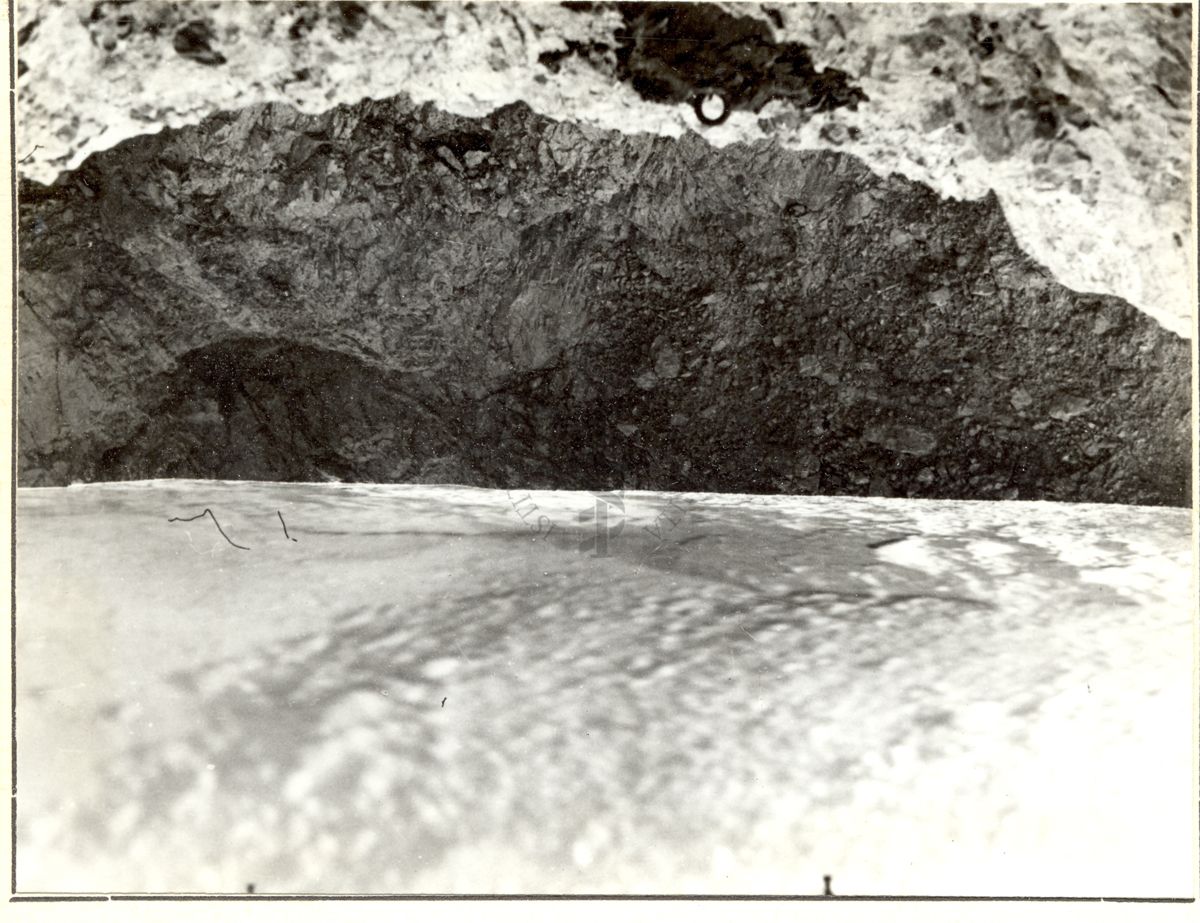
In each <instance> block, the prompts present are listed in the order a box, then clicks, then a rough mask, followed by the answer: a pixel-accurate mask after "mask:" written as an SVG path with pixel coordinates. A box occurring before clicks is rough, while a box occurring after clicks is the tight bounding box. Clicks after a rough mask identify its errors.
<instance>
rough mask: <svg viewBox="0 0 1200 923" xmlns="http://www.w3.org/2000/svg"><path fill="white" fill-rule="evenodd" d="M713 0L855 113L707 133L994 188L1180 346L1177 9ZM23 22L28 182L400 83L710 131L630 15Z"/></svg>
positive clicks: (1183, 116)
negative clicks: (287, 106)
mask: <svg viewBox="0 0 1200 923" xmlns="http://www.w3.org/2000/svg"><path fill="white" fill-rule="evenodd" d="M711 7H712V9H717V10H724V11H726V12H727V13H728V14H729V16H730V19H729V20H728V21H725V22H724V23H722V25H721V30H722V31H723V33H724V34H730V30H731V26H730V23H731V22H733V21H734V19H735V18H740V19H739V21H740V22H741V23H742V25H741V26H739V27H738V28H739V29H741V30H742V31H743V32H745V33H746V34H754V35H756V36H760V37H761V36H763V30H766V31H767V33H769V34H768V35H767V36H766V37H765V38H763V40H762V42H759V43H758V44H756V46H755V47H756V48H757V49H758V52H763V51H767V50H769V45H770V40H773V41H775V42H777V43H779V45H781V46H782V45H786V44H788V43H799V44H802V45H803V46H804V47H805V49H806V54H808V55H809V56H810V57H811V62H810V63H811V64H812V65H813V68H814V70H815V71H819V72H821V73H827V72H831V71H833V72H837V73H841V74H845V75H847V80H848V81H849V82H850V83H852V84H853V85H854V86H855V87H859V88H861V89H862V91H863V92H864V93H865V95H866V96H867V97H868V101H866V102H864V103H862V104H860V105H858V106H857V108H856V109H851V108H850V107H849V106H840V107H834V108H831V109H829V111H816V110H817V109H818V108H821V107H812V108H808V107H806V105H805V102H806V99H805V93H804V92H790V93H789V92H785V93H782V94H776V95H782V97H783V98H780V99H776V100H775V101H772V102H768V103H766V104H765V108H763V109H762V110H761V111H760V112H757V113H756V112H755V111H753V110H754V108H755V107H756V106H757V105H758V103H759V102H761V98H755V99H754V100H753V105H750V106H749V107H748V108H741V109H738V110H737V111H734V112H733V113H732V114H731V115H730V117H729V118H728V120H727V121H726V122H724V124H721V125H719V126H713V127H707V128H704V129H703V130H704V133H705V138H706V139H707V140H709V141H711V142H712V143H714V144H717V145H727V144H730V143H733V142H736V141H747V140H755V139H760V138H763V137H769V138H774V139H776V140H777V141H779V142H780V143H781V144H783V145H785V146H788V147H793V148H802V149H818V148H824V149H829V148H842V149H845V150H849V151H852V152H853V153H856V154H858V155H859V156H861V157H862V158H863V159H864V160H865V161H866V163H867V164H868V165H870V167H871V169H873V170H874V171H875V172H877V173H879V174H880V175H883V176H887V175H889V174H890V173H892V172H898V173H901V174H903V175H905V176H908V177H911V178H914V179H919V180H921V181H923V182H926V183H929V184H930V185H931V186H933V187H934V188H935V189H937V190H938V191H940V192H941V193H943V194H945V195H952V196H957V197H966V198H972V199H978V198H982V197H983V196H985V195H986V194H987V192H988V191H989V190H991V191H994V192H995V193H996V195H997V196H998V197H999V201H1000V203H1001V205H1002V207H1003V209H1004V212H1005V215H1006V216H1007V218H1008V220H1009V222H1010V224H1011V225H1012V227H1013V230H1014V233H1015V234H1016V236H1017V239H1018V241H1019V242H1020V243H1021V244H1022V246H1023V247H1024V248H1025V249H1026V251H1027V252H1028V253H1030V254H1031V255H1033V256H1034V257H1035V258H1036V259H1037V260H1039V261H1040V262H1042V263H1043V264H1044V265H1046V266H1047V267H1048V268H1049V269H1050V270H1051V271H1052V272H1053V273H1054V275H1055V277H1056V278H1058V279H1059V280H1060V281H1061V282H1063V283H1064V284H1066V285H1069V286H1071V287H1073V288H1076V289H1078V290H1081V291H1093V292H1103V293H1109V294H1116V295H1119V296H1121V297H1123V298H1125V299H1127V300H1128V301H1130V302H1131V303H1133V304H1134V305H1136V306H1137V307H1138V308H1140V309H1141V310H1143V311H1145V312H1147V313H1149V314H1151V315H1152V316H1154V317H1156V318H1157V319H1158V320H1159V321H1160V322H1161V323H1163V324H1164V325H1166V326H1167V327H1169V328H1170V329H1172V330H1174V331H1175V332H1176V333H1179V334H1180V335H1182V336H1188V337H1190V336H1191V335H1192V330H1193V328H1194V321H1193V320H1192V307H1191V305H1192V301H1193V298H1192V296H1191V294H1190V285H1191V279H1192V278H1193V273H1192V272H1190V271H1189V257H1188V254H1189V252H1190V249H1191V245H1190V235H1191V230H1190V221H1189V205H1188V177H1189V175H1190V172H1191V164H1190V120H1189V105H1188V94H1189V89H1190V68H1189V59H1190V35H1191V21H1190V18H1191V14H1190V8H1189V7H1188V6H1187V5H1186V4H1175V5H1169V6H1168V5H1151V4H1117V5H1108V6H1096V5H1059V6H1044V7H1022V6H1016V5H1003V6H987V5H982V6H977V5H971V4H952V5H920V4H865V3H864V4H857V3H856V4H826V3H822V4H765V5H760V4H713V5H711ZM17 13H18V22H17V25H18V29H19V40H20V51H19V55H20V61H19V67H18V69H19V71H20V72H21V75H22V76H21V77H20V120H21V126H20V140H19V148H20V149H19V152H18V155H19V156H20V157H21V158H22V159H23V163H22V166H21V169H22V170H23V171H24V172H25V175H27V176H29V177H30V178H33V179H36V180H38V181H40V182H50V181H52V180H53V179H54V178H55V177H56V176H57V175H58V174H59V173H60V172H61V171H62V170H63V169H66V168H74V167H77V166H78V165H79V164H80V163H82V161H83V159H84V158H85V157H86V156H87V155H88V154H90V153H92V152H95V151H98V150H103V149H106V148H108V147H111V146H112V145H113V144H115V143H117V142H118V141H120V140H122V139H124V138H127V137H130V136H131V135H137V134H145V133H150V132H154V131H157V130H159V129H160V128H161V127H162V126H164V125H170V126H179V125H184V124H191V123H195V122H197V121H199V119H200V118H201V117H202V116H204V115H206V114H209V113H212V112H215V111H218V110H223V109H233V108H239V107H242V106H245V105H247V104H251V103H257V102H262V101H270V100H286V101H289V102H291V103H293V104H294V105H296V106H298V107H299V108H300V109H302V110H304V111H308V112H314V113H315V112H320V111H324V110H326V109H328V108H329V107H330V106H332V105H333V104H335V103H341V102H356V101H358V100H359V99H361V98H362V97H364V96H369V97H372V98H385V97H390V96H391V95H393V94H395V93H397V92H401V91H405V92H408V93H409V94H410V95H411V96H412V97H413V98H414V99H416V100H417V101H418V102H425V101H433V102H436V103H437V104H438V105H439V107H440V108H442V109H445V110H448V111H452V112H456V113H459V114H463V115H474V116H482V115H485V114H487V113H488V112H490V111H492V110H494V109H495V108H497V107H498V106H501V105H504V104H508V103H511V102H514V101H517V100H524V101H526V102H527V103H528V104H529V105H530V106H531V107H532V108H533V109H534V110H535V111H537V112H540V113H542V114H545V115H549V116H552V117H555V118H560V119H570V120H574V121H578V122H579V123H581V124H584V125H590V126H597V127H602V128H610V129H619V130H622V131H625V132H635V131H647V132H654V133H658V134H664V135H669V136H675V137H678V136H680V135H681V134H682V133H684V132H685V131H687V130H689V129H696V128H699V127H700V125H699V123H698V121H697V118H696V115H695V113H694V112H693V109H692V106H691V104H690V102H688V101H685V100H684V99H683V98H682V97H680V100H679V101H678V102H672V103H669V104H668V103H663V102H658V101H646V100H644V99H642V97H641V96H639V95H638V93H637V92H636V91H635V90H634V88H633V87H632V86H631V85H630V84H629V83H627V82H619V79H620V77H622V76H626V77H629V78H630V79H632V77H633V76H634V75H635V72H643V73H644V72H646V70H647V66H648V67H649V70H653V69H654V67H653V62H652V61H649V60H647V57H648V56H646V55H644V54H643V55H639V56H638V61H636V62H634V63H635V65H637V64H640V65H641V66H640V67H639V66H635V67H633V68H632V69H631V68H630V67H629V66H628V64H629V61H628V59H626V61H625V65H622V62H621V60H620V54H619V52H620V51H621V48H622V47H623V45H622V42H623V39H622V35H623V34H624V33H623V31H622V30H626V29H627V26H628V20H629V19H630V15H629V8H628V7H623V8H622V9H618V8H617V6H616V5H614V4H575V5H574V9H572V10H569V9H565V8H564V7H562V6H559V5H557V4H543V3H525V4H519V5H514V4H493V3H485V4H462V5H459V4H453V3H450V4H414V5H409V4H398V3H370V4H367V5H362V4H358V3H341V4H312V3H304V4H297V3H253V4H252V3H200V2H187V3H177V4H168V3H162V2H159V0H152V2H149V0H147V2H143V0H136V2H133V3H125V4H115V3H104V2H101V3H90V2H88V3H79V2H68V3H62V2H39V3H36V4H34V3H29V4H23V5H21V7H20V9H19V10H18V11H17ZM750 17H754V18H755V19H756V20H757V23H758V25H757V27H754V26H750V25H746V23H747V22H749V21H750ZM685 27H686V24H684V25H681V24H680V21H679V20H678V19H677V20H676V21H675V22H674V24H673V25H672V26H671V27H670V28H671V29H672V30H676V31H679V30H684V29H685ZM734 31H736V30H734ZM649 57H652V56H649ZM751 58H752V59H753V60H752V61H751V62H750V63H754V62H759V63H761V55H758V56H756V55H751ZM711 63H712V66H711V67H710V68H709V71H708V74H707V76H709V77H712V76H714V75H718V76H719V75H720V74H721V73H722V67H725V68H726V70H725V72H726V73H727V74H728V72H729V67H732V68H733V72H735V73H745V72H746V69H745V67H743V65H745V64H746V63H747V62H746V61H738V60H736V55H735V56H734V58H730V59H729V60H727V61H724V62H721V61H715V62H711ZM685 82H686V81H685ZM684 89H686V87H677V90H678V91H679V92H682V91H683V90H684ZM757 89H762V87H759V88H757ZM796 89H797V88H796V87H792V90H793V91H794V90H796ZM767 95H772V94H767Z"/></svg>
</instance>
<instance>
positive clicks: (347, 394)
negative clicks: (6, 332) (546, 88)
mask: <svg viewBox="0 0 1200 923" xmlns="http://www.w3.org/2000/svg"><path fill="white" fill-rule="evenodd" d="M21 192H22V194H23V197H22V203H21V217H20V220H21V251H20V260H21V262H20V266H21V279H20V325H21V327H20V350H21V352H20V391H19V400H20V404H19V414H20V419H19V452H20V477H21V481H22V483H23V484H25V485H37V484H61V483H65V482H69V481H72V480H93V479H118V478H144V477H182V476H191V477H218V478H262V479H279V480H297V479H305V480H316V479H320V478H321V477H322V476H331V477H338V478H343V479H346V480H372V481H392V480H398V481H443V482H449V481H456V482H460V483H468V484H477V485H488V486H513V485H527V486H546V487H563V488H596V489H598V488H601V487H604V486H614V485H618V484H623V485H624V486H626V487H631V488H633V487H641V488H657V489H670V490H727V491H750V492H758V491H762V492H777V491H783V492H790V493H825V494H851V495H856V494H857V495H861V494H867V493H870V494H883V495H890V494H895V495H900V496H917V497H945V498H981V499H996V498H1015V497H1019V498H1021V499H1058V500H1075V501H1118V502H1127V503H1148V504H1181V505H1185V504H1186V503H1187V502H1188V496H1189V442H1190V426H1189V389H1188V380H1189V374H1188V372H1189V362H1188V350H1187V345H1186V343H1185V342H1184V341H1183V340H1181V339H1179V338H1177V337H1176V336H1175V335H1173V334H1170V333H1168V332H1166V331H1164V330H1163V329H1161V328H1160V327H1159V326H1157V325H1156V324H1155V323H1154V322H1153V321H1151V320H1149V319H1148V318H1146V317H1145V316H1144V315H1142V314H1140V313H1138V312H1137V311H1135V310H1134V309H1133V308H1131V307H1130V306H1128V305H1127V304H1125V303H1124V302H1122V301H1120V300H1117V299H1114V298H1110V297H1100V296H1092V295H1080V294H1075V293H1072V292H1070V291H1068V290H1066V289H1064V288H1063V287H1061V286H1059V285H1058V284H1056V283H1055V282H1054V281H1053V280H1052V279H1051V278H1050V277H1049V275H1048V274H1047V273H1046V272H1045V271H1044V270H1043V269H1041V267H1039V266H1038V265H1036V264H1035V263H1033V262H1032V261H1031V260H1029V259H1028V258H1027V257H1025V256H1024V255H1023V254H1022V253H1021V252H1020V251H1019V250H1018V248H1017V247H1016V245H1015V243H1014V242H1013V239H1012V237H1011V235H1010V233H1009V230H1008V228H1007V225H1006V224H1005V221H1004V218H1003V216H1002V214H1001V212H1000V209H999V207H998V206H997V205H996V203H995V201H994V200H992V199H989V200H985V201H983V202H978V203H961V202H954V201H946V200H941V199H939V198H938V197H937V196H935V195H934V194H933V193H932V192H931V191H929V190H928V189H927V188H925V187H923V186H921V185H919V184H914V183H912V182H909V181H907V180H902V179H900V178H898V177H895V176H893V177H892V178H890V179H887V180H885V179H881V178H879V177H877V176H875V175H873V174H871V173H870V172H869V171H868V170H867V169H866V168H865V167H864V166H863V165H862V164H861V163H860V162H859V161H857V160H856V159H855V158H853V157H850V156H847V155H841V154H836V153H829V152H821V153H795V152H787V151H783V150H781V149H779V148H777V147H774V146H771V145H768V144H758V145H735V146H732V147H729V148H726V149H723V150H716V149H713V148H711V147H709V146H707V145H706V144H705V143H704V142H702V141H701V140H700V139H699V138H697V137H695V136H687V137H684V138H682V139H680V140H678V141H675V140H671V139H666V138H656V137H647V136H622V135H619V134H616V133H604V132H600V131H596V130H592V129H587V128H580V127H576V126H573V125H570V124H564V123H557V122H553V121H550V120H548V119H545V118H542V117H540V116H536V115H534V114H533V113H532V112H531V111H529V110H528V109H527V108H525V107H524V106H510V107H507V108H505V109H502V110H499V111H497V112H495V113H493V114H492V115H491V116H489V117H487V118H484V119H477V120H476V119H468V118H460V117H457V116H452V115H447V114H444V113H442V112H440V111H437V110H436V109H433V108H432V107H428V106H426V107H422V108H417V107H414V106H413V105H412V104H411V103H410V102H409V101H408V100H407V99H405V98H403V97H402V98H398V99H395V100H390V101H385V102H367V101H364V102H363V103H361V104H358V105H356V106H352V107H340V108H338V109H335V110H333V111H331V112H328V113H326V114H324V115H321V116H305V115H300V114H298V113H297V112H295V111H294V110H292V109H289V108H287V107H283V106H261V107H253V108H251V109H247V110H244V111H241V112H238V113H234V114H222V115H219V116H215V117H212V118H210V119H208V120H206V121H205V122H204V123H202V124H201V125H200V126H198V127H196V128H189V129H184V130H180V131H164V132H162V133H161V134H158V135H155V136H152V137H145V138H139V139H135V140H133V141H130V142H127V143H125V144H122V145H120V146H119V147H118V148H115V149H113V150H111V151H108V152H105V153H103V154H99V155H96V156H93V157H92V158H90V159H89V160H88V161H87V162H86V163H85V165H84V167H83V168H82V169H81V170H79V171H77V172H76V173H74V174H70V175H67V176H65V177H64V178H63V179H62V180H60V181H59V182H58V183H56V184H55V185H54V186H52V187H40V186H35V185H33V184H26V185H25V186H23V188H22V190H21Z"/></svg>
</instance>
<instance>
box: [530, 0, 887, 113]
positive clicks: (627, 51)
mask: <svg viewBox="0 0 1200 923" xmlns="http://www.w3.org/2000/svg"><path fill="white" fill-rule="evenodd" d="M589 7H590V5H589ZM616 7H617V9H618V11H619V12H620V14H621V20H622V22H623V27H622V28H621V29H620V30H618V31H617V33H616V35H615V36H614V38H615V41H614V44H613V45H612V46H610V45H609V44H608V43H606V42H593V43H590V44H587V45H581V44H572V43H568V45H567V49H566V50H565V51H562V52H548V53H545V54H542V55H541V56H540V57H539V59H538V60H539V62H540V63H541V64H543V65H544V66H546V67H547V68H549V69H550V70H552V71H553V70H557V68H558V65H559V62H560V61H561V60H562V58H564V57H566V56H569V55H579V56H580V57H583V58H585V59H586V60H588V61H590V62H591V63H592V64H594V65H595V66H598V67H599V68H600V69H601V70H604V71H607V72H609V73H611V74H612V75H613V76H614V77H615V78H616V79H618V80H623V81H625V82H626V83H628V84H629V85H630V86H631V87H632V88H633V89H634V90H636V91H637V92H638V94H639V95H640V96H641V97H642V98H643V99H648V100H651V101H653V102H670V103H680V102H690V103H692V105H693V107H694V108H695V110H696V115H697V117H699V118H700V120H701V121H703V122H707V123H709V124H719V123H721V122H724V121H725V119H727V118H728V117H729V114H730V113H731V112H733V111H734V110H735V109H748V110H750V111H751V112H758V111H760V110H761V109H762V108H763V106H765V105H766V104H767V103H768V102H770V101H771V100H773V99H788V100H792V101H794V102H797V103H799V104H800V105H801V106H804V107H807V108H812V109H816V110H818V111H827V110H829V109H837V108H839V107H841V106H848V107H849V108H851V109H853V108H855V107H856V106H857V105H858V103H859V102H861V101H864V100H866V99H867V95H866V93H864V92H863V91H862V89H861V88H860V87H857V86H855V85H854V84H853V83H852V82H851V80H850V75H849V74H847V73H845V72H844V71H840V70H838V69H837V68H833V67H829V68H825V69H823V70H817V68H816V67H815V66H814V64H813V61H812V56H811V55H810V54H809V49H808V48H807V47H805V46H804V45H803V44H801V43H799V42H776V41H775V39H774V37H773V35H772V32H771V29H770V27H769V26H768V25H767V24H766V23H765V22H763V21H762V20H760V19H756V18H754V17H752V16H734V15H731V14H730V13H727V12H725V11H724V10H722V9H720V8H719V7H717V6H715V5H711V4H701V3H618V4H616ZM774 15H775V16H776V17H778V16H779V13H778V12H775V13H774ZM610 52H611V54H610ZM709 94H711V95H716V96H719V97H721V99H722V102H723V108H722V109H721V110H720V114H719V115H718V116H716V117H715V118H710V117H707V116H706V115H705V113H704V111H703V109H702V107H701V103H702V100H703V98H704V97H705V96H706V95H709Z"/></svg>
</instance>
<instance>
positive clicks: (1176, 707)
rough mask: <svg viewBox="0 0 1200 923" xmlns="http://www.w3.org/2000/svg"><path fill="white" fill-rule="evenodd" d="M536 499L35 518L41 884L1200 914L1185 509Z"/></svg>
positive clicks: (108, 504) (32, 870)
mask: <svg viewBox="0 0 1200 923" xmlns="http://www.w3.org/2000/svg"><path fill="white" fill-rule="evenodd" d="M524 496H525V494H524V493H522V494H521V495H519V496H517V495H515V494H514V496H509V495H506V492H505V491H487V490H475V489H469V488H459V487H378V486H368V485H278V484H233V483H211V482H182V481H165V482H153V483H142V484H131V485H103V486H100V485H96V486H90V487H76V488H65V489H52V490H24V491H21V492H19V498H18V509H19V517H20V518H19V531H18V542H19V564H18V570H19V573H18V579H19V583H18V597H19V598H18V605H19V609H18V619H19V621H18V643H17V649H18V684H19V689H18V707H19V721H18V732H19V741H18V744H19V751H18V753H19V785H20V800H19V821H18V833H19V846H18V851H19V852H18V858H19V863H18V884H19V886H20V887H21V889H23V890H47V891H62V890H97V891H138V890H172V891H219V892H238V891H244V890H245V889H246V887H247V886H248V885H249V884H251V883H253V884H254V887H255V890H256V892H257V893H267V892H272V891H274V892H281V891H283V892H297V891H305V892H309V891H328V892H348V891H357V892H401V891H458V892H474V893H479V892H488V891H525V892H531V891H557V892H563V891H580V892H591V893H596V892H642V893H646V892H663V891H671V892H681V891H682V892H702V891H719V892H731V891H732V892H743V893H746V892H765V891H776V892H784V893H801V894H804V893H807V894H816V893H820V892H821V890H822V887H823V878H822V876H823V875H824V874H832V875H833V876H834V877H833V882H834V888H835V890H836V891H837V892H838V893H842V894H846V893H893V894H896V893H909V894H938V893H941V894H964V893H976V894H1038V893H1043V894H1046V893H1052V894H1145V893H1150V894H1159V895H1162V894H1171V893H1186V891H1187V888H1188V882H1189V881H1190V870H1189V868H1188V862H1187V857H1188V856H1189V855H1190V852H1189V849H1188V846H1187V844H1188V843H1189V842H1190V837H1191V829H1192V828H1191V825H1190V820H1189V818H1188V816H1187V813H1186V810H1187V809H1186V808H1184V804H1186V803H1187V802H1188V801H1190V778H1189V776H1190V756H1189V748H1190V730H1189V728H1190V702H1189V696H1190V681H1191V676H1190V667H1191V664H1190V657H1189V651H1190V640H1191V632H1190V624H1189V615H1188V611H1187V602H1186V600H1187V581H1188V574H1189V560H1188V521H1187V514H1186V512H1184V511H1178V510H1162V509H1153V510H1150V509H1134V508H1122V507H1102V506H1065V505H1056V504H1044V503H1038V504H1033V503H1002V504H983V503H953V502H916V501H899V500H865V499H842V498H795V497H793V498H779V497H730V496H720V495H703V494H690V495H669V494H655V493H647V492H630V493H626V494H624V495H620V496H619V497H617V498H616V500H615V501H614V500H613V499H612V497H610V498H609V500H605V501H603V502H605V503H608V508H606V509H605V510H604V512H605V515H606V516H608V518H607V519H606V520H603V521H604V523H605V524H604V529H605V530H606V532H605V535H604V539H605V542H604V543H603V544H602V545H599V546H598V544H597V542H596V541H595V539H596V535H595V529H596V528H597V521H598V517H597V515H596V509H597V507H596V504H597V503H598V502H601V501H598V500H597V495H592V494H586V493H566V492H549V491H545V492H539V491H534V492H531V493H530V494H529V499H528V500H526V499H523V498H524ZM514 499H518V500H519V501H520V502H518V503H516V504H515V505H514V502H513V500H514ZM531 507H535V508H536V514H535V515H534V517H533V518H532V519H530V518H529V517H528V516H525V517H523V516H522V513H527V512H529V510H530V508H531ZM206 508H207V509H210V510H211V511H212V514H213V516H214V517H215V518H216V520H217V521H218V522H219V524H220V527H221V530H222V531H223V532H224V533H225V535H226V536H228V539H229V540H226V538H225V537H224V536H223V535H222V534H221V532H219V531H218V529H217V528H216V523H214V522H213V521H212V517H208V516H205V517H203V518H200V519H195V520H193V521H191V522H168V520H169V519H170V518H173V517H174V518H179V519H183V518H187V517H193V516H196V515H197V514H200V513H201V512H202V511H203V510H204V509H206ZM539 517H546V518H547V519H548V520H549V521H550V522H551V523H553V524H554V526H555V527H554V528H550V529H547V528H546V527H545V526H544V525H543V526H541V527H540V528H530V524H531V523H537V522H538V518H539ZM285 527H286V529H287V530H288V532H287V534H286V535H285V532H284V528H285ZM293 538H294V539H295V541H292V539H293ZM589 539H591V541H589ZM233 543H236V544H238V545H242V546H244V548H245V549H247V550H242V549H239V548H237V547H234V544H233ZM598 547H602V548H603V549H604V550H605V551H606V552H607V553H606V554H603V555H598V554H597V548H598ZM1133 779H1136V784H1131V780H1133ZM1175 840H1177V841H1178V849H1177V850H1170V849H1167V848H1166V845H1167V844H1168V843H1170V842H1173V841H1175ZM1170 853H1174V854H1176V855H1178V856H1179V857H1180V861H1179V862H1177V863H1176V864H1175V865H1171V864H1170V862H1169V861H1168V862H1164V861H1163V857H1164V856H1166V855H1168V854H1170Z"/></svg>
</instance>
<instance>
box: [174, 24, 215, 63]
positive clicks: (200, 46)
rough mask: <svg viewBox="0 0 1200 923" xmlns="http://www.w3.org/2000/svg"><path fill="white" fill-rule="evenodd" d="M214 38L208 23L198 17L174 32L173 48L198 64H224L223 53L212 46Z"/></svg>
mask: <svg viewBox="0 0 1200 923" xmlns="http://www.w3.org/2000/svg"><path fill="white" fill-rule="evenodd" d="M215 38H216V36H215V35H214V34H213V31H212V28H211V27H210V26H209V24H208V23H206V22H204V21H203V20H200V19H197V20H193V21H192V22H189V23H188V24H187V25H186V26H183V27H181V28H180V29H179V30H178V31H177V32H176V33H175V50H176V51H177V52H178V53H179V54H180V55H182V56H183V57H185V58H189V59H190V60H192V61H195V62H197V63H198V64H207V65H209V66H215V65H217V64H224V63H225V55H223V54H221V52H219V51H217V50H216V49H215V48H213V47H212V42H213V40H214V39H215Z"/></svg>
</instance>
